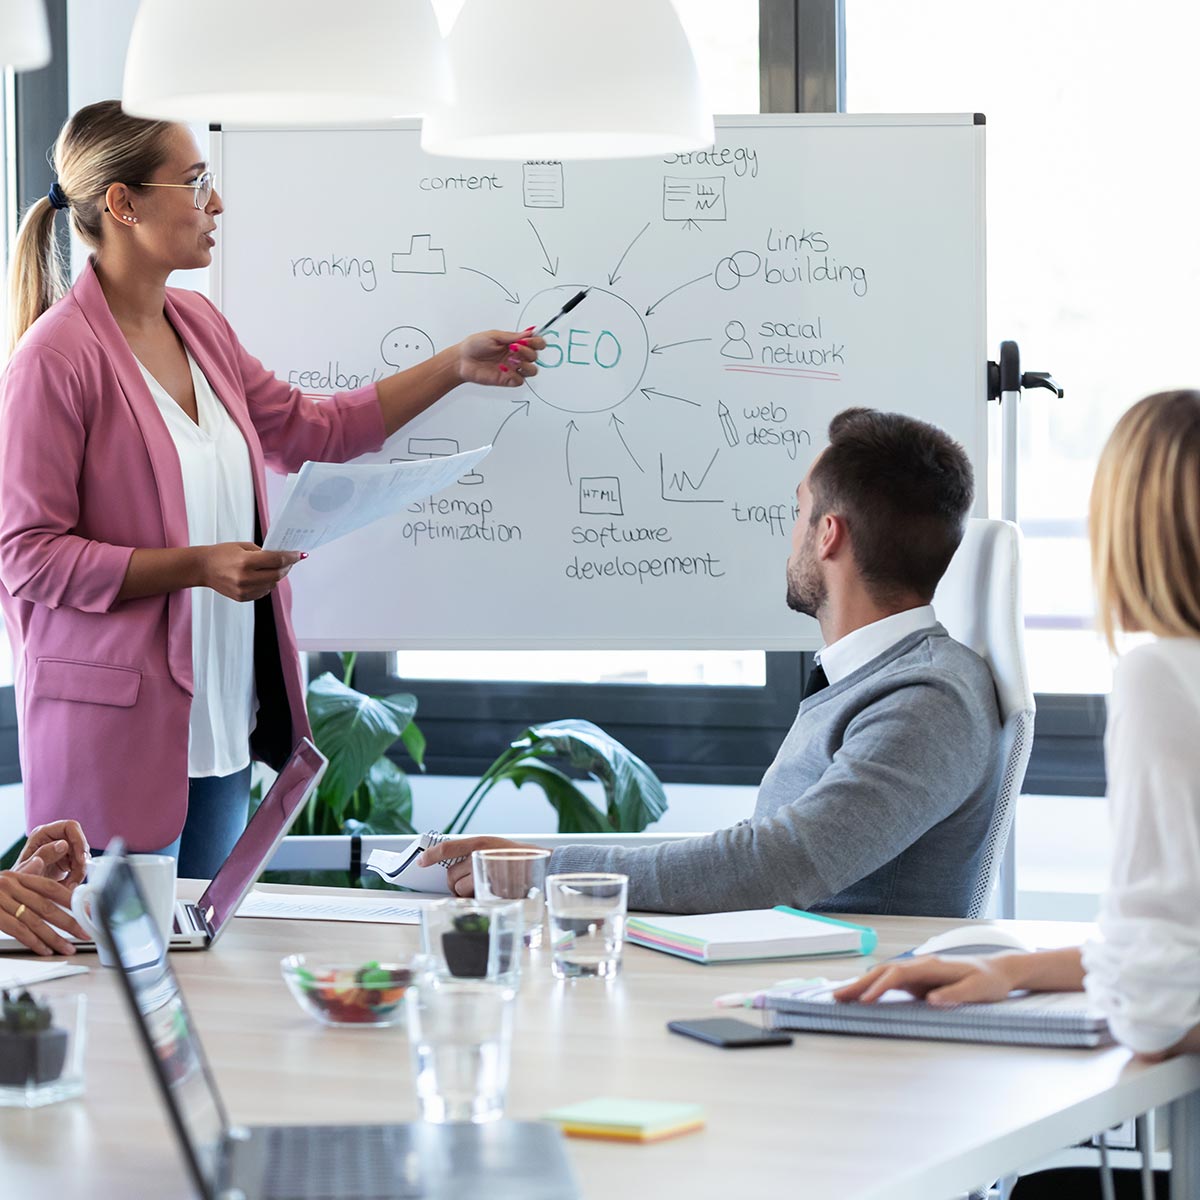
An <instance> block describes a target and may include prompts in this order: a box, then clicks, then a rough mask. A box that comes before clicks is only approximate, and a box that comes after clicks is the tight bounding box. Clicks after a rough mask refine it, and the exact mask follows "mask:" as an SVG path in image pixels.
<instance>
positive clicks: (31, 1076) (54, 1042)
mask: <svg viewBox="0 0 1200 1200" xmlns="http://www.w3.org/2000/svg"><path fill="white" fill-rule="evenodd" d="M0 998H2V1004H3V1008H2V1012H0V1085H4V1086H6V1087H21V1086H23V1085H24V1084H26V1083H49V1082H50V1081H51V1080H53V1079H57V1078H58V1077H59V1076H60V1075H61V1074H62V1072H63V1066H64V1064H65V1063H66V1061H67V1031H66V1030H65V1029H60V1028H58V1027H57V1026H56V1025H54V1024H53V1018H52V1014H51V1011H50V1008H49V1006H48V1005H45V1004H41V1003H39V1002H38V1001H37V1000H36V999H34V997H33V996H32V995H30V993H29V992H20V993H18V992H16V991H12V992H8V991H4V992H0Z"/></svg>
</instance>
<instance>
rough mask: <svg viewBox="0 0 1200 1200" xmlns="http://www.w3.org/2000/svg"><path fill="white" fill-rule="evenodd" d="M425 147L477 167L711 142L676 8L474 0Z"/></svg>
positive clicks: (609, 1)
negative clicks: (476, 161)
mask: <svg viewBox="0 0 1200 1200" xmlns="http://www.w3.org/2000/svg"><path fill="white" fill-rule="evenodd" d="M446 50H447V58H448V60H449V66H450V97H449V99H448V101H447V103H445V104H438V105H435V106H434V107H433V108H432V109H431V110H430V111H429V112H428V113H427V114H426V116H425V123H424V128H423V130H422V134H421V145H422V147H423V148H424V149H425V150H428V151H429V152H430V153H432V154H447V155H456V156H460V157H467V158H538V159H545V158H549V159H570V158H625V157H634V156H641V155H656V154H664V153H672V152H676V151H684V150H699V149H702V148H703V147H705V146H709V145H711V144H712V140H713V120H712V113H711V112H710V111H708V109H707V107H706V105H705V102H704V97H703V93H702V91H701V87H700V77H699V73H698V72H697V70H696V60H695V58H694V57H693V56H692V49H691V46H690V45H689V44H688V40H687V35H686V34H685V33H684V31H683V26H682V25H680V23H679V17H678V16H677V14H676V12H675V9H674V6H673V5H672V4H671V2H670V0H466V3H465V4H464V5H463V8H462V11H461V12H460V13H459V15H458V19H457V20H456V21H455V23H454V26H453V28H452V29H451V30H450V33H449V35H448V36H447V38H446Z"/></svg>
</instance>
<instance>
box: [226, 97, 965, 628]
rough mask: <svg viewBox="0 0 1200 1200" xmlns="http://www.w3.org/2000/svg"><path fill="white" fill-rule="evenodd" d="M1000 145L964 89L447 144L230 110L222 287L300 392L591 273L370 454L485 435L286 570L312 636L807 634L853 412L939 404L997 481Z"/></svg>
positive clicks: (339, 384) (510, 320) (255, 347)
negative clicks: (463, 460) (684, 139)
mask: <svg viewBox="0 0 1200 1200" xmlns="http://www.w3.org/2000/svg"><path fill="white" fill-rule="evenodd" d="M983 145H984V130H983V127H982V125H981V124H976V123H975V121H974V119H973V118H972V116H970V115H953V116H859V115H854V116H849V115H803V116H794V115H786V116H783V115H770V116H768V115H763V116H740V117H724V118H719V119H718V122H717V140H716V143H715V145H714V147H713V148H712V149H711V150H710V151H706V152H703V153H696V154H691V155H680V156H665V157H663V158H660V159H636V160H619V161H606V162H565V163H558V162H526V163H521V162H507V163H492V162H480V161H465V160H463V161H460V160H453V159H440V158H432V157H429V156H426V155H424V154H423V153H422V152H421V150H420V147H419V127H418V125H417V124H416V123H415V122H414V123H412V124H404V125H396V126H391V127H388V128H376V129H354V130H347V129H340V130H320V131H305V130H294V131H280V130H253V129H245V130H242V129H239V130H231V129H226V130H224V131H222V132H218V133H214V135H213V155H214V158H213V161H214V167H215V169H216V171H217V172H218V176H219V182H220V187H221V192H222V196H223V199H224V201H225V203H226V205H227V206H228V207H227V211H226V213H225V215H224V216H223V217H222V219H221V229H220V232H219V234H218V239H217V240H218V248H219V249H218V256H219V257H218V261H217V271H216V280H215V283H216V296H217V300H218V303H219V305H220V306H221V308H222V309H223V311H224V312H225V314H226V316H227V317H228V318H229V320H230V322H231V323H232V325H233V328H234V329H235V330H236V331H237V333H238V336H239V337H240V338H241V340H242V342H243V344H244V345H245V346H246V347H247V348H248V349H249V350H250V351H251V352H252V353H253V354H255V355H256V356H257V357H259V358H260V359H262V361H263V362H264V363H266V364H267V365H268V366H270V367H271V369H272V370H274V371H275V372H276V374H277V375H278V376H279V377H280V378H282V379H284V380H288V381H289V382H291V383H293V384H294V385H296V386H297V387H299V388H300V389H301V390H303V391H305V392H309V393H312V394H315V395H327V394H330V393H332V392H334V391H337V390H340V389H343V388H349V387H355V386H359V385H361V384H363V383H365V382H368V381H370V380H377V379H379V378H382V377H383V376H385V375H387V374H390V373H392V372H395V371H397V370H399V369H402V368H404V367H406V366H409V365H411V364H412V363H414V362H416V361H418V360H420V359H422V358H423V357H425V356H427V355H428V354H430V353H432V352H433V351H435V350H440V349H443V348H445V347H446V346H448V345H451V344H453V343H454V342H456V341H457V340H459V339H460V338H461V337H463V336H464V335H465V334H467V333H469V332H472V331H474V330H477V329H487V328H501V329H522V328H525V327H527V326H530V325H536V324H540V323H541V322H543V321H545V320H546V319H547V318H549V317H550V316H551V315H552V314H553V313H555V312H557V311H558V309H559V308H560V307H561V305H562V303H563V302H564V301H565V300H566V299H567V298H569V297H570V296H572V295H573V294H574V293H575V292H576V291H578V290H579V289H580V288H581V287H583V286H585V285H590V286H591V288H592V291H591V292H590V294H589V295H588V297H587V299H586V300H585V301H583V302H582V303H581V304H580V305H579V306H578V307H577V308H576V309H575V310H574V311H573V312H572V313H571V314H569V315H568V316H567V317H564V318H563V319H562V320H561V321H560V322H559V323H558V324H557V325H556V326H555V328H554V329H553V330H551V331H550V333H549V334H548V342H549V345H548V347H547V349H546V350H545V351H544V352H543V354H542V356H541V363H542V371H541V373H540V374H539V375H538V376H537V378H536V379H534V380H532V381H531V382H530V383H529V384H528V385H527V386H526V387H525V388H522V389H519V390H518V389H512V390H509V389H488V388H482V387H476V386H468V387H461V388H459V389H457V390H456V391H455V392H453V393H451V394H450V395H449V396H447V397H446V398H444V399H443V400H441V401H439V402H438V403H437V404H436V405H435V406H434V407H433V408H431V409H430V410H428V411H427V412H426V413H424V414H422V415H421V416H420V417H419V418H417V419H416V420H415V421H413V422H412V423H411V424H410V425H408V426H407V427H406V428H405V429H403V430H401V431H400V432H399V433H397V434H396V435H395V436H393V437H392V438H391V439H389V441H388V443H387V445H386V446H384V448H383V450H382V451H381V452H380V453H379V454H378V455H371V456H367V457H366V458H365V459H364V460H363V461H389V460H394V459H412V458H418V457H423V456H430V455H439V454H446V453H451V452H453V451H454V450H458V449H462V450H466V449H468V448H471V447H474V446H479V445H484V444H488V443H491V444H492V445H493V446H494V449H493V450H492V452H491V454H490V455H489V456H488V457H487V458H486V459H485V460H484V461H483V463H482V464H481V465H480V466H479V468H478V469H477V470H476V471H475V472H473V473H472V474H471V475H470V476H467V477H464V478H462V479H461V480H459V481H458V483H456V484H455V485H454V486H453V487H451V488H450V489H447V490H446V491H443V492H441V493H439V494H438V495H437V496H435V497H434V498H433V499H432V500H430V501H426V502H424V503H422V504H420V505H414V506H413V507H412V509H411V510H410V511H408V512H406V513H404V514H403V515H402V516H400V517H397V518H394V519H391V520H389V521H387V522H385V523H380V524H376V525H374V526H372V527H370V528H368V529H364V530H361V531H359V532H358V533H355V534H352V535H350V536H349V537H347V538H345V539H344V540H342V541H341V542H338V543H336V544H334V545H330V546H327V547H325V548H323V549H322V550H321V551H319V552H318V553H316V554H314V555H313V556H312V557H311V558H310V559H308V560H307V561H306V562H305V563H303V564H301V565H300V566H299V567H297V568H296V569H295V570H293V572H292V574H291V581H292V586H293V590H294V608H293V612H294V618H295V624H296V631H297V635H298V637H299V639H300V641H301V644H302V645H303V646H305V647H306V648H309V649H354V648H357V649H386V648H402V647H411V648H475V647H479V648H496V647H511V648H544V647H554V646H564V647H565V646H574V647H590V648H603V647H606V646H607V647H614V648H615V647H626V648H637V647H658V648H697V647H707V648H739V649H744V648H762V649H792V650H794V649H802V648H812V647H815V646H817V645H819V644H820V639H819V634H818V631H817V627H816V624H815V622H813V621H811V620H810V619H808V618H805V617H801V616H799V615H798V614H796V613H793V612H791V611H790V610H789V609H788V608H787V606H786V604H785V601H784V595H785V564H786V561H787V557H788V554H789V549H790V535H791V527H792V524H793V507H794V504H795V489H796V485H797V483H798V482H799V481H800V479H801V478H802V477H803V475H804V473H805V471H806V470H807V469H808V466H809V464H810V462H811V461H812V459H813V457H814V456H815V455H816V454H817V453H818V452H819V451H820V449H821V447H822V445H823V444H824V442H825V431H826V429H827V426H828V423H829V420H830V418H831V417H832V416H833V415H834V414H835V413H837V412H839V411H841V410H842V409H844V408H846V407H849V406H851V405H868V406H871V407H877V408H883V409H897V410H903V411H905V412H908V413H910V414H912V415H914V416H917V417H921V418H923V419H925V420H928V421H932V422H935V423H936V424H938V425H940V426H942V427H943V428H945V429H946V430H948V431H949V432H950V433H951V434H953V435H954V436H955V437H956V438H958V439H959V440H960V441H961V442H962V443H963V445H964V446H965V447H966V448H967V451H968V453H969V454H970V456H971V459H972V461H973V463H974V465H975V469H976V488H977V494H978V496H979V498H980V499H979V505H980V509H979V511H982V504H983V501H984V498H985V497H986V494H987V485H986V478H985V472H986V463H987V454H986V417H987V413H986V350H985V341H984V338H985V312H984V283H985V279H984V266H985V263H984V258H985V254H984V212H983V195H984V189H983V185H984V170H983ZM280 483H281V481H280ZM275 494H276V495H277V494H278V490H277V491H276V493H275ZM273 502H276V501H273Z"/></svg>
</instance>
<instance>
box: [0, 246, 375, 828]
mask: <svg viewBox="0 0 1200 1200" xmlns="http://www.w3.org/2000/svg"><path fill="white" fill-rule="evenodd" d="M166 307H167V314H168V316H169V317H170V319H171V323H172V324H173V325H174V326H175V329H176V330H177V331H178V333H179V335H180V337H181V338H182V339H183V341H184V343H185V344H186V345H187V348H188V349H189V350H190V351H191V353H192V356H193V357H194V358H195V360H196V362H197V364H198V365H199V366H200V368H201V370H203V372H204V374H205V375H206V376H207V378H208V380H209V382H210V383H211V384H212V387H213V390H214V391H215V392H216V394H217V396H218V397H220V399H221V401H222V403H223V404H224V405H225V407H226V408H227V409H228V410H229V413H230V415H231V416H232V417H233V420H234V421H235V422H236V423H237V426H238V428H239V429H240V430H241V431H242V434H243V436H244V437H245V439H246V444H247V446H248V447H249V450H250V463H251V469H252V471H253V473H254V494H255V498H256V500H257V503H258V517H259V525H260V528H261V529H263V530H265V529H266V528H267V526H268V523H269V522H268V513H267V494H266V478H265V474H264V469H263V468H264V462H269V463H270V464H271V466H272V467H274V468H275V469H276V470H280V471H295V470H298V469H299V467H300V465H301V463H303V462H304V461H305V460H306V459H316V460H321V461H327V462H340V461H343V460H345V459H349V458H354V457H356V456H357V455H359V454H362V453H365V452H366V451H368V450H375V449H378V448H379V447H380V446H381V445H382V444H383V441H384V428H383V418H382V416H381V414H380V410H379V404H378V402H377V399H376V394H375V387H374V385H373V384H372V385H369V386H368V387H364V388H361V389H359V390H358V391H354V392H347V393H344V394H342V395H339V396H336V397H334V398H333V399H332V400H330V401H328V402H324V403H315V402H314V401H312V400H310V399H308V398H306V397H304V396H302V395H301V394H300V393H299V392H297V391H294V390H293V389H291V388H289V387H288V386H287V385H286V384H284V383H282V382H280V381H279V380H278V379H276V378H275V376H274V375H272V374H271V372H270V371H268V370H267V369H266V368H265V367H264V366H263V365H262V363H260V362H259V361H258V360H257V359H256V358H254V357H253V356H251V355H250V354H248V353H247V352H246V351H245V350H244V349H243V348H242V346H241V344H240V343H239V342H238V339H237V337H236V335H235V334H234V332H233V330H232V329H231V328H230V326H229V324H228V322H227V321H226V320H225V318H224V317H223V316H222V315H221V314H220V312H218V311H217V309H216V308H215V307H214V306H213V305H212V304H211V303H210V302H209V301H208V300H207V299H205V298H204V297H203V296H201V295H199V294H198V293H196V292H190V291H182V290H177V289H174V288H170V289H168V290H167V302H166ZM187 544H188V526H187V512H186V510H185V507H184V498H183V481H182V477H181V475H180V470H179V459H178V456H177V454H176V451H175V446H174V443H173V442H172V440H171V435H170V433H169V432H168V431H167V427H166V425H165V423H164V422H163V419H162V416H161V414H160V413H159V411H158V407H157V405H156V404H155V401H154V398H153V397H152V396H151V395H150V392H149V390H148V388H147V387H146V384H145V382H144V381H143V379H142V375H141V372H140V371H139V369H138V365H137V361H136V359H135V358H134V357H133V354H132V352H131V351H130V349H129V345H128V343H127V342H126V341H125V338H124V335H123V334H122V333H121V331H120V330H119V329H118V327H117V324H116V322H115V321H114V320H113V317H112V314H111V312H110V311H109V309H108V304H107V303H106V301H105V299H104V293H103V292H102V291H101V288H100V283H99V281H98V279H97V278H96V273H95V271H94V270H93V268H92V266H91V264H90V263H89V264H88V266H87V267H86V268H85V269H84V271H83V273H82V274H81V275H80V277H79V279H78V281H77V282H76V284H75V286H74V287H73V288H72V289H71V291H70V292H69V293H68V294H67V295H66V296H64V297H63V299H62V300H60V301H59V302H58V303H57V304H55V305H54V307H53V308H51V309H50V310H49V311H48V312H47V313H45V314H44V315H43V316H42V317H41V318H40V319H39V320H38V321H37V322H36V323H35V324H34V326H33V327H32V328H31V329H30V330H29V331H28V332H27V333H26V334H25V336H24V337H23V338H22V339H21V342H20V344H19V345H18V347H17V349H16V352H15V353H14V355H13V357H12V359H11V360H10V362H9V364H8V367H7V369H6V370H5V372H4V375H3V379H2V380H0V583H2V584H3V588H2V589H0V606H2V607H3V611H4V621H5V625H6V626H7V629H8V634H9V637H10V639H11V641H12V645H13V656H14V659H15V675H16V697H17V714H18V721H19V729H20V740H21V771H22V776H23V779H24V785H25V813H26V820H27V821H28V822H29V825H30V827H32V826H33V825H35V824H38V823H40V822H43V821H50V820H55V819H58V818H63V817H74V818H76V819H77V820H79V821H80V822H81V823H82V825H83V828H84V832H85V833H86V834H87V837H88V839H89V841H90V842H91V843H92V844H93V845H101V846H102V845H104V844H105V843H106V842H107V841H108V839H109V838H110V837H112V836H114V835H116V834H119V835H120V836H121V837H123V838H125V840H126V841H127V842H128V844H129V845H130V846H131V847H132V848H134V849H142V850H151V849H155V848H158V847H161V846H165V845H167V844H169V843H170V842H172V841H174V839H175V838H176V837H177V836H178V835H179V832H180V830H181V829H182V828H183V822H184V818H185V816H186V814H187V747H188V715H189V709H190V705H191V697H192V617H191V597H190V594H189V593H188V592H187V591H180V592H173V593H172V594H171V595H169V596H151V597H147V598H145V599H140V600H127V601H124V602H122V603H119V602H118V601H117V598H116V597H117V593H118V592H119V591H120V588H121V584H122V582H123V581H124V578H125V572H126V569H127V567H128V563H129V559H130V556H131V555H132V553H133V550H134V549H135V548H140V547H164V546H186V545H187ZM272 604H273V612H274V617H275V628H276V630H277V634H278V640H279V655H280V660H281V666H282V670H283V679H284V684H285V688H286V693H287V701H288V705H289V708H290V710H291V724H292V733H293V735H294V736H295V737H299V736H300V735H301V734H304V733H307V732H308V719H307V716H306V714H305V707H304V693H303V687H302V683H301V677H300V665H299V659H298V656H297V653H296V642H295V636H294V634H293V632H292V626H291V620H290V617H289V611H288V610H289V607H290V590H289V588H288V584H287V582H286V581H285V582H284V583H282V584H281V585H280V586H279V587H278V588H277V589H276V590H275V592H274V593H273V596H272Z"/></svg>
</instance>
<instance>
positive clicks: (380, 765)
mask: <svg viewBox="0 0 1200 1200" xmlns="http://www.w3.org/2000/svg"><path fill="white" fill-rule="evenodd" d="M367 795H368V796H370V798H371V807H370V809H369V810H368V812H367V822H366V823H367V824H368V825H370V826H371V829H372V830H373V831H374V832H375V833H416V832H417V831H416V830H415V829H414V828H413V823H412V787H411V786H410V784H409V782H408V776H407V775H405V774H404V772H403V771H402V770H400V768H399V767H398V766H396V764H395V763H394V762H392V760H391V759H390V758H380V759H378V760H376V761H375V762H374V763H372V764H371V769H370V771H368V772H367Z"/></svg>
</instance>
